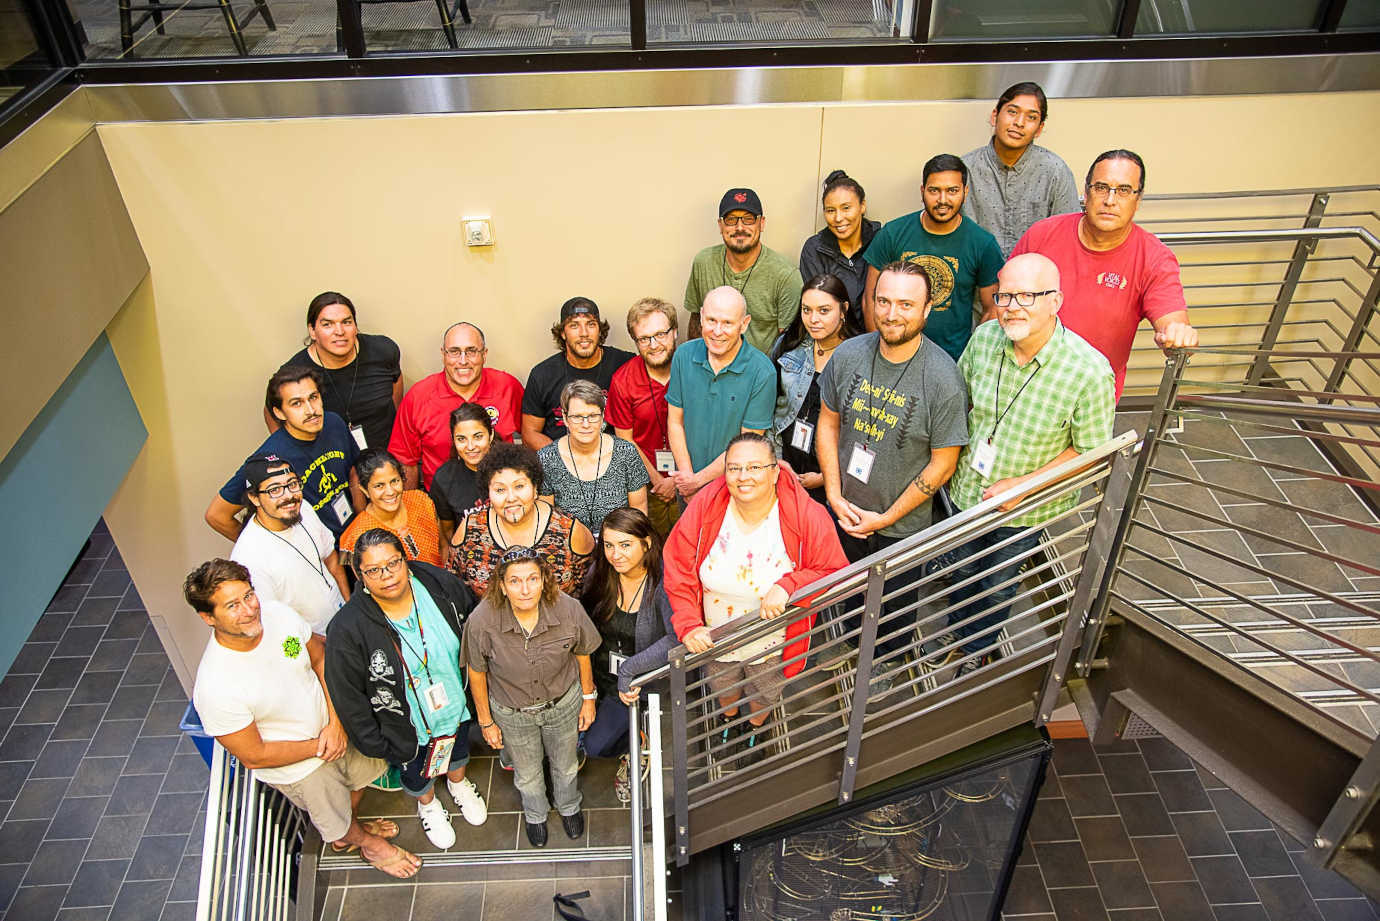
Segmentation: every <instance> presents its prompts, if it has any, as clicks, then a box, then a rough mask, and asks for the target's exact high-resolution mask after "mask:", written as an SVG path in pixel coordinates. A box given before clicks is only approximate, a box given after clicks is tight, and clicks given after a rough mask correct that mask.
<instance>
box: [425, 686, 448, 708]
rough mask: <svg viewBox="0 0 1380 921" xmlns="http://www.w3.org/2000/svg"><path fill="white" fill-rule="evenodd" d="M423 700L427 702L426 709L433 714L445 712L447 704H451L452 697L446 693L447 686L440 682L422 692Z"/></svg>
mask: <svg viewBox="0 0 1380 921" xmlns="http://www.w3.org/2000/svg"><path fill="white" fill-rule="evenodd" d="M422 699H423V700H425V701H426V708H427V709H428V710H430V711H431V712H432V713H436V712H438V711H440V710H444V709H445V708H446V704H448V703H450V695H449V694H447V693H446V686H445V685H443V684H441V682H439V681H438V682H436V683H435V684H433V685H430V686H428V687H426V688H424V689H423V690H422Z"/></svg>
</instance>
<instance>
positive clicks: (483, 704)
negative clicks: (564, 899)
mask: <svg viewBox="0 0 1380 921" xmlns="http://www.w3.org/2000/svg"><path fill="white" fill-rule="evenodd" d="M599 642H600V640H599V631H598V630H596V629H595V627H594V624H593V623H591V622H590V619H589V617H588V615H586V614H585V609H584V608H582V607H581V606H580V603H579V602H578V601H576V600H575V599H574V598H571V597H570V596H569V595H566V594H564V593H562V592H561V591H560V590H559V588H557V586H556V580H555V578H554V577H553V576H552V574H551V569H550V567H548V566H547V565H546V562H545V560H544V559H543V557H542V555H541V553H540V552H538V551H537V550H535V549H533V548H531V547H513V548H510V549H509V550H507V551H506V552H504V554H503V555H502V556H501V557H500V558H499V559H498V561H497V563H496V565H495V566H494V571H493V578H492V579H491V580H490V581H489V590H488V592H487V593H486V594H485V596H484V600H483V601H481V602H480V603H479V604H478V605H477V606H476V607H475V609H474V613H473V614H471V615H470V619H469V623H467V624H466V625H465V665H466V667H467V668H468V669H469V676H470V687H471V688H472V689H473V690H474V709H475V715H476V716H477V717H478V719H479V728H480V731H481V732H483V734H484V741H485V742H487V743H488V744H489V745H490V746H491V747H493V748H501V749H505V750H506V751H507V752H508V757H509V758H510V759H511V760H512V762H513V770H514V777H513V783H514V785H515V786H516V787H517V788H518V792H519V793H520V794H521V795H522V812H523V818H524V820H525V824H526V828H527V840H528V841H529V842H531V844H532V846H533V847H543V846H544V845H545V844H546V815H547V812H549V811H550V807H551V805H552V804H553V801H554V805H555V807H556V811H557V812H558V813H560V816H561V825H562V827H564V828H565V833H566V835H567V836H568V837H570V838H579V837H580V836H582V835H583V834H584V833H585V820H584V816H583V815H582V814H581V813H580V802H581V800H580V788H579V785H578V779H579V773H580V763H579V757H578V754H577V752H576V749H577V746H578V738H579V734H580V732H582V731H583V730H585V729H588V728H589V726H590V724H592V723H593V722H594V714H595V701H596V699H597V698H598V696H599V695H598V694H597V693H596V692H595V689H594V674H593V667H592V666H591V664H590V661H589V657H590V653H592V652H594V650H595V649H596V648H598V646H599ZM543 760H547V761H549V762H550V764H551V786H552V789H551V796H550V799H548V798H547V789H546V779H545V778H544V777H543V776H542V762H543Z"/></svg>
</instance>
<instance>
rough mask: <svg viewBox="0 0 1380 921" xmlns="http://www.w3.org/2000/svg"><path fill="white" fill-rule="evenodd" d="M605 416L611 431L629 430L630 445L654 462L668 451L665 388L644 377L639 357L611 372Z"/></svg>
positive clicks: (650, 377)
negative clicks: (657, 456)
mask: <svg viewBox="0 0 1380 921" xmlns="http://www.w3.org/2000/svg"><path fill="white" fill-rule="evenodd" d="M604 415H605V417H606V418H607V419H608V421H609V424H610V425H612V426H613V427H614V428H616V429H632V434H633V441H634V442H636V443H637V446H638V447H639V448H641V449H642V450H643V452H644V453H646V455H647V456H648V457H650V458H651V459H652V460H653V461H655V460H656V452H658V451H660V450H662V449H663V448H669V447H671V445H670V442H668V441H667V438H666V431H667V429H666V385H665V384H663V383H661V382H660V381H658V380H656V379H654V378H653V377H652V376H651V375H650V374H648V373H647V362H646V361H645V360H644V359H643V358H642V357H641V356H638V357H636V358H634V359H632V360H631V361H628V362H625V363H624V364H623V367H621V368H619V369H618V370H617V371H615V372H613V379H612V380H610V381H609V403H608V407H607V408H606V409H605V410H604Z"/></svg>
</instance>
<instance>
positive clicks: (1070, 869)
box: [1035, 841, 1093, 913]
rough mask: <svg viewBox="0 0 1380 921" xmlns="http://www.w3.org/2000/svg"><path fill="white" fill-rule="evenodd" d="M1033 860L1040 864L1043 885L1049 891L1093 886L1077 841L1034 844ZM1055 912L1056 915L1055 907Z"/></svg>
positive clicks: (1080, 845) (1081, 846)
mask: <svg viewBox="0 0 1380 921" xmlns="http://www.w3.org/2000/svg"><path fill="white" fill-rule="evenodd" d="M1035 858H1036V860H1038V861H1039V863H1040V872H1041V873H1042V874H1043V875H1044V879H1045V885H1046V886H1048V887H1049V888H1050V889H1057V888H1060V887H1064V886H1091V885H1093V876H1092V871H1091V870H1090V869H1088V860H1087V857H1086V856H1085V854H1084V852H1083V845H1082V844H1080V843H1079V842H1077V841H1057V842H1050V843H1048V844H1039V843H1036V844H1035ZM1055 911H1056V913H1057V911H1058V908H1057V907H1056V909H1055Z"/></svg>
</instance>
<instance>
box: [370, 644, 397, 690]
mask: <svg viewBox="0 0 1380 921" xmlns="http://www.w3.org/2000/svg"><path fill="white" fill-rule="evenodd" d="M391 674H393V666H391V665H389V664H388V658H387V657H386V656H385V655H384V654H383V650H382V649H375V650H374V651H373V652H372V653H371V654H370V656H369V680H370V681H386V682H388V683H389V684H392V683H393V679H392V678H389V677H388V676H389V675H391Z"/></svg>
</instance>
